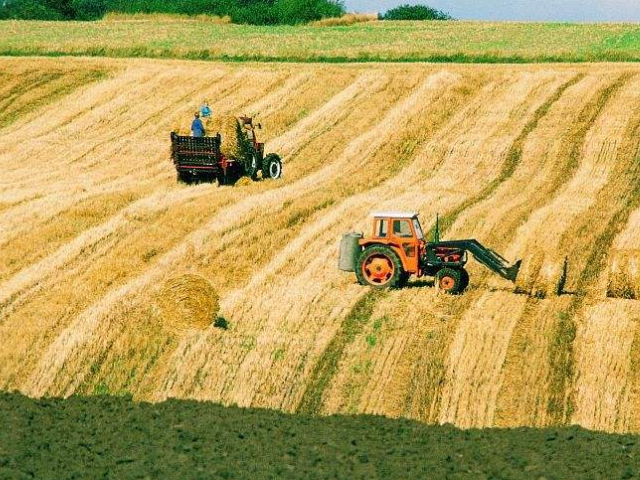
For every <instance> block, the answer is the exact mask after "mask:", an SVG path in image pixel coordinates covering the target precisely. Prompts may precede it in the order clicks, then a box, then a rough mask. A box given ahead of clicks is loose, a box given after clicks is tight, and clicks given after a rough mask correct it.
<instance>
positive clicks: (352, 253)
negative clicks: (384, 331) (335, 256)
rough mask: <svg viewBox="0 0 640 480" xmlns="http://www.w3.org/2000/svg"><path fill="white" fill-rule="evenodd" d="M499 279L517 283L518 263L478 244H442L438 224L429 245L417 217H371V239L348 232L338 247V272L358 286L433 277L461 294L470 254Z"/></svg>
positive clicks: (399, 284) (389, 214) (447, 289)
mask: <svg viewBox="0 0 640 480" xmlns="http://www.w3.org/2000/svg"><path fill="white" fill-rule="evenodd" d="M469 253H471V254H472V255H473V257H474V258H475V259H476V260H477V261H478V262H480V263H481V264H483V265H485V266H486V267H487V268H489V269H490V270H491V271H493V272H495V273H497V274H498V275H500V276H501V277H503V278H505V279H507V280H511V281H512V282H515V281H516V277H517V276H518V271H519V269H520V264H521V261H518V262H516V263H514V264H510V263H509V262H508V261H507V260H505V259H504V258H502V257H501V256H500V255H498V254H497V253H496V252H494V251H493V250H491V249H489V248H486V247H484V246H483V245H482V244H481V243H480V242H478V241H477V240H450V241H441V240H440V228H439V221H438V220H436V228H435V233H434V238H433V241H432V242H427V241H426V240H425V238H424V233H423V231H422V227H421V226H420V221H419V220H418V214H416V213H399V212H378V213H374V214H373V234H372V235H371V237H369V238H364V236H363V235H362V234H361V233H348V234H346V235H344V236H343V238H342V242H341V244H340V265H339V267H340V269H341V270H344V271H347V272H355V274H356V276H357V277H358V281H359V282H360V283H361V284H362V285H369V286H372V287H377V288H396V287H403V286H404V285H405V284H406V283H407V281H408V280H409V278H410V277H411V276H412V275H415V276H416V277H418V278H420V277H424V276H430V277H435V284H436V286H437V287H438V288H439V289H440V290H443V291H445V292H447V293H451V294H456V293H461V292H463V291H464V290H465V289H466V288H467V286H468V285H469V274H468V273H467V270H466V269H465V266H466V264H467V261H468V254H469Z"/></svg>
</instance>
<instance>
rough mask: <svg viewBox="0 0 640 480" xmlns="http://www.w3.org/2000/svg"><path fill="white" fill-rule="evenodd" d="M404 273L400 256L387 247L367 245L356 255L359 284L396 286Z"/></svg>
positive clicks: (385, 286) (376, 286) (380, 286)
mask: <svg viewBox="0 0 640 480" xmlns="http://www.w3.org/2000/svg"><path fill="white" fill-rule="evenodd" d="M404 274H405V272H404V269H403V268H402V262H401V261H400V258H399V257H398V255H397V254H396V252H394V251H393V250H392V249H391V248H389V247H386V246H383V245H374V246H371V247H367V248H365V250H364V251H363V252H362V253H361V254H360V257H358V263H357V264H356V276H357V277H358V282H360V284H361V285H368V286H370V287H375V288H396V287H399V286H400V285H401V283H402V278H403V276H404Z"/></svg>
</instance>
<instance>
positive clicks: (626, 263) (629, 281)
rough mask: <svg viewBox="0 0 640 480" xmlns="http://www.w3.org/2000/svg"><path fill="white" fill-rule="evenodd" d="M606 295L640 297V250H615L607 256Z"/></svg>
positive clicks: (628, 297)
mask: <svg viewBox="0 0 640 480" xmlns="http://www.w3.org/2000/svg"><path fill="white" fill-rule="evenodd" d="M608 270H609V272H608V273H609V278H608V281H607V297H609V298H626V299H630V300H637V299H640V250H617V251H614V252H612V254H611V255H610V257H609V266H608Z"/></svg>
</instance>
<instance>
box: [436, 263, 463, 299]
mask: <svg viewBox="0 0 640 480" xmlns="http://www.w3.org/2000/svg"><path fill="white" fill-rule="evenodd" d="M436 286H437V287H438V290H440V291H442V292H445V293H448V294H451V295H455V294H457V293H460V292H461V291H462V290H463V289H462V275H461V273H460V270H454V269H452V268H443V269H442V270H440V271H439V272H438V273H437V274H436Z"/></svg>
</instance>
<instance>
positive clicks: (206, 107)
mask: <svg viewBox="0 0 640 480" xmlns="http://www.w3.org/2000/svg"><path fill="white" fill-rule="evenodd" d="M200 115H202V116H203V117H204V118H209V117H210V116H211V108H209V102H207V101H206V100H205V101H204V104H203V105H202V108H201V109H200Z"/></svg>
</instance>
